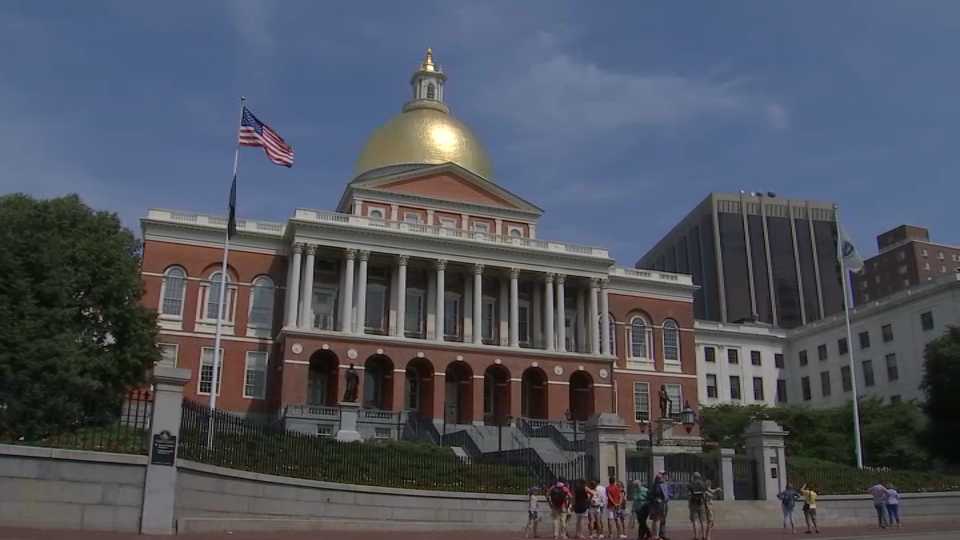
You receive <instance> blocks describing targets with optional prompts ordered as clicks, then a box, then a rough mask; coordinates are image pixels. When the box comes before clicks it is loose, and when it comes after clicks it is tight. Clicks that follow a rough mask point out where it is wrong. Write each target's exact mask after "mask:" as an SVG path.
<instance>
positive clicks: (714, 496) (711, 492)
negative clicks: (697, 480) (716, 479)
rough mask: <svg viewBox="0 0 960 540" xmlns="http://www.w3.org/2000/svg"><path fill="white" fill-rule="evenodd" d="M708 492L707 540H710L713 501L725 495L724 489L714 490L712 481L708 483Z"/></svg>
mask: <svg viewBox="0 0 960 540" xmlns="http://www.w3.org/2000/svg"><path fill="white" fill-rule="evenodd" d="M706 484H707V491H706V495H707V496H706V501H705V502H706V508H707V536H706V540H710V533H711V531H713V501H714V500H715V499H717V498H719V497H720V496H721V495H723V489H721V488H714V487H713V485H712V484H711V483H710V480H707V481H706Z"/></svg>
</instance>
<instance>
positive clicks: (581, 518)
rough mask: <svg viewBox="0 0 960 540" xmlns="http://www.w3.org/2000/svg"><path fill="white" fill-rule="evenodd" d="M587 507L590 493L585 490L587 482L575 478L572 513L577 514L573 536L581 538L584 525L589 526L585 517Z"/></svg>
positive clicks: (588, 521) (588, 506)
mask: <svg viewBox="0 0 960 540" xmlns="http://www.w3.org/2000/svg"><path fill="white" fill-rule="evenodd" d="M589 509H590V494H589V493H588V491H587V483H586V482H584V481H583V480H577V481H576V482H574V483H573V513H574V514H575V515H576V516H577V522H576V528H575V529H574V533H573V534H574V537H575V538H583V536H584V532H583V527H584V525H586V526H587V528H588V529H589V528H590V520H589V519H588V518H587V510H589ZM584 522H586V523H584Z"/></svg>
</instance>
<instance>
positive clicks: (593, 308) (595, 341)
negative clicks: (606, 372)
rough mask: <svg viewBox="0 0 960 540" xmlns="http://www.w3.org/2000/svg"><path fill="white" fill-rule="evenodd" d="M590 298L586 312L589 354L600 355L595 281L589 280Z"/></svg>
mask: <svg viewBox="0 0 960 540" xmlns="http://www.w3.org/2000/svg"><path fill="white" fill-rule="evenodd" d="M589 294H590V298H589V301H588V304H589V311H588V312H587V335H589V336H590V354H600V328H599V325H600V314H599V313H598V312H597V280H595V279H591V280H590V293H589Z"/></svg>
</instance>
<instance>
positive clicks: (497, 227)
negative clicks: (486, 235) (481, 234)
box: [493, 218, 506, 235]
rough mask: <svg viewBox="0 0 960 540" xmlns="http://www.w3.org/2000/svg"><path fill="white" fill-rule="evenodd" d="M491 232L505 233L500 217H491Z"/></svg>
mask: <svg viewBox="0 0 960 540" xmlns="http://www.w3.org/2000/svg"><path fill="white" fill-rule="evenodd" d="M493 234H496V235H505V234H506V233H505V232H504V231H503V220H502V219H500V218H494V219H493Z"/></svg>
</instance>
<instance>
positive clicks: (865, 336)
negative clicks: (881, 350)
mask: <svg viewBox="0 0 960 540" xmlns="http://www.w3.org/2000/svg"><path fill="white" fill-rule="evenodd" d="M858 336H860V348H861V349H869V348H870V332H869V331H866V330H864V331H863V332H860V333H859V334H858Z"/></svg>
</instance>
